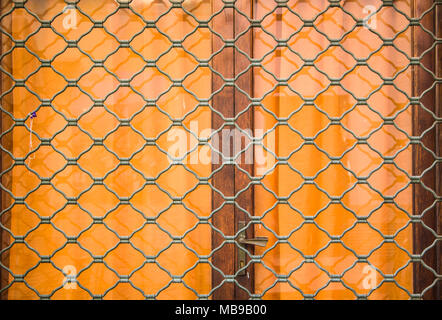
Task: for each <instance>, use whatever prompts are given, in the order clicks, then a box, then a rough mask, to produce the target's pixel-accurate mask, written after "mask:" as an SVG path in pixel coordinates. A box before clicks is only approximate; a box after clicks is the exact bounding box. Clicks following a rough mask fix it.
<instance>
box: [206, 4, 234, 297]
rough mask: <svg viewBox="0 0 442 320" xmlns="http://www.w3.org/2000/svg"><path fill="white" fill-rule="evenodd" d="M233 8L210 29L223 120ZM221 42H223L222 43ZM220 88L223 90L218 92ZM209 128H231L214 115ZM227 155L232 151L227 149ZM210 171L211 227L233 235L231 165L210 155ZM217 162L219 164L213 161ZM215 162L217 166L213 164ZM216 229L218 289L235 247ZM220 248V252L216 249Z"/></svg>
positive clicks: (221, 292)
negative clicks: (228, 42) (211, 161)
mask: <svg viewBox="0 0 442 320" xmlns="http://www.w3.org/2000/svg"><path fill="white" fill-rule="evenodd" d="M223 7H224V3H223V1H222V0H213V13H214V14H216V12H218V11H219V10H221V9H222V8H223ZM233 17H234V9H233V8H224V9H223V10H222V11H221V12H220V13H219V14H218V15H216V16H215V17H214V18H213V20H212V21H213V23H212V28H213V30H215V32H216V33H218V34H219V35H220V36H221V37H222V38H223V39H221V38H220V37H218V36H217V35H215V34H214V35H213V36H212V39H213V41H212V52H217V51H219V50H220V49H221V48H222V50H221V51H220V52H218V53H217V54H216V55H215V56H214V57H213V59H212V68H213V69H214V70H215V71H217V72H219V73H220V74H221V75H222V76H223V77H224V79H222V78H221V77H220V76H219V75H217V74H215V73H212V93H214V92H217V91H218V90H220V92H217V93H216V94H215V95H214V96H213V99H212V101H211V102H212V107H213V109H214V110H216V111H217V112H219V113H220V114H222V116H223V117H224V118H233V117H234V112H235V110H234V99H235V98H234V94H235V93H234V88H233V86H232V85H226V80H228V79H233V77H234V74H235V70H234V48H233V47H231V46H225V44H226V43H225V42H224V41H225V40H232V39H233V37H234V34H233V24H234V18H233ZM223 40H224V41H223ZM221 88H222V89H221ZM212 128H213V129H214V130H218V129H230V130H231V129H233V126H231V125H229V126H228V125H225V121H224V119H223V118H222V117H221V116H220V115H218V114H217V113H216V112H212ZM217 136H218V137H219V139H218V142H219V147H218V146H214V147H215V148H217V147H218V149H219V151H221V152H222V150H223V145H225V144H228V143H230V142H229V140H230V139H229V137H224V136H223V134H222V132H219V133H218V134H217ZM230 154H232V151H231V150H230ZM212 159H214V163H213V164H212V172H216V173H214V175H213V178H212V180H211V183H212V186H213V187H214V188H215V189H216V190H215V191H213V192H212V211H214V212H215V213H214V214H213V217H212V224H213V226H214V228H216V229H218V230H219V231H220V232H222V233H223V234H224V236H233V235H234V233H235V225H234V223H235V209H234V205H233V204H232V203H229V204H226V199H224V197H233V195H234V189H235V186H234V171H235V170H234V166H233V165H231V164H223V159H222V157H221V156H220V155H216V154H213V155H212ZM216 160H218V161H216ZM216 162H218V163H216ZM220 232H218V231H217V230H212V252H213V251H214V250H216V251H215V252H214V253H213V256H212V264H213V266H214V267H215V268H218V269H220V270H221V271H222V273H223V274H224V276H223V274H222V273H220V272H219V271H218V270H216V269H215V268H212V288H217V287H218V286H219V285H220V284H221V283H222V282H223V281H224V280H225V276H227V275H232V276H233V275H234V274H235V245H234V244H233V243H228V244H227V243H224V244H223V242H224V241H225V240H226V239H225V238H224V237H223V235H222V234H220ZM220 246H221V248H220V249H218V248H219V247H220ZM234 287H235V286H234V283H232V282H225V283H224V284H222V285H221V286H220V287H219V288H217V289H216V290H215V291H214V292H213V296H212V298H213V299H217V300H225V299H234V298H235V296H234Z"/></svg>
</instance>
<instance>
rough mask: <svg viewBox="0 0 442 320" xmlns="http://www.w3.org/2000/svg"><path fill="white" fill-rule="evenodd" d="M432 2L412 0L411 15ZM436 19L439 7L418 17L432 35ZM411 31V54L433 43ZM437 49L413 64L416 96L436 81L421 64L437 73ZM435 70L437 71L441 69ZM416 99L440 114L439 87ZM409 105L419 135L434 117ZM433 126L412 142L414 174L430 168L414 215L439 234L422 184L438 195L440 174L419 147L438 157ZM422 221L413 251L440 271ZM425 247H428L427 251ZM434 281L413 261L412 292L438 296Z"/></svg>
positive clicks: (416, 189)
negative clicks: (418, 63)
mask: <svg viewBox="0 0 442 320" xmlns="http://www.w3.org/2000/svg"><path fill="white" fill-rule="evenodd" d="M433 3H434V2H433V1H432V0H419V1H417V0H415V1H413V2H412V5H413V8H412V14H413V17H421V16H422V15H423V13H424V12H426V11H427V10H428V9H429V8H430V7H431V6H432V5H433ZM436 7H437V6H436ZM438 18H439V19H440V8H439V9H437V12H436V9H434V10H431V11H430V12H428V13H426V14H425V16H423V17H422V19H421V20H420V24H423V25H424V26H425V28H427V29H429V31H431V32H432V33H433V34H436V30H437V28H440V26H437V27H436V25H437V24H438ZM412 32H413V34H412V51H413V52H412V55H413V57H420V56H421V55H422V54H423V53H424V52H425V51H426V50H428V48H430V47H431V46H432V45H433V44H434V39H433V38H432V37H431V36H430V35H429V34H428V33H427V32H425V31H424V30H423V29H422V28H421V27H420V26H416V27H412ZM437 50H439V53H440V48H439V49H436V48H435V49H433V50H430V51H429V52H427V53H426V54H425V55H424V56H423V57H422V58H421V59H420V65H417V66H413V67H412V68H413V96H415V97H419V96H421V95H422V94H423V92H425V91H426V90H428V89H429V88H431V87H432V86H433V84H434V82H435V79H434V77H433V76H432V75H431V74H430V73H429V72H428V71H426V70H424V68H422V67H421V66H422V65H423V66H425V67H426V68H427V69H428V70H431V72H434V73H435V74H437V72H436V64H439V63H437V60H438V59H439V57H440V55H439V56H438V54H437V53H436V51H437ZM439 69H440V66H439ZM438 72H439V73H440V70H439V71H438ZM439 87H440V86H439ZM438 90H439V91H438ZM419 102H420V103H421V104H422V105H424V106H425V107H426V108H427V109H428V110H431V111H432V112H434V113H435V114H437V113H439V114H440V88H437V87H436V86H435V87H434V88H433V89H431V90H429V91H428V92H426V93H425V94H424V95H423V96H422V98H421V99H420V100H419ZM412 108H413V109H412V110H413V136H415V137H416V136H421V135H422V134H423V132H425V131H426V130H428V129H429V128H431V127H432V126H433V125H434V122H435V119H434V117H433V116H432V115H431V114H430V113H428V112H427V111H425V110H424V109H423V108H422V107H420V106H419V105H413V106H412ZM436 127H437V126H435V127H434V128H433V129H431V130H428V132H426V133H425V135H424V136H423V137H422V138H421V139H420V144H414V145H413V176H420V175H422V173H423V172H424V170H426V169H428V168H432V169H431V170H428V171H427V172H426V173H425V174H424V175H423V177H422V178H421V180H420V183H417V184H414V185H413V215H421V214H423V213H424V216H423V217H422V219H421V221H422V223H424V224H425V225H426V226H427V227H429V228H431V229H432V230H434V231H435V232H438V233H439V234H440V211H439V209H440V203H439V204H437V203H436V202H435V200H436V199H435V197H434V195H433V194H432V193H431V192H429V191H427V190H425V188H424V187H423V185H422V184H424V185H425V186H426V187H427V188H430V189H431V190H434V191H435V193H437V195H438V196H440V183H439V182H438V181H437V180H438V176H439V177H440V168H438V166H437V165H436V166H434V162H435V158H434V156H433V155H432V154H431V153H429V152H428V151H426V150H425V149H424V148H423V147H422V145H423V146H425V147H426V148H428V149H430V150H432V151H433V152H434V153H435V154H439V156H440V147H439V143H440V132H439V131H440V130H439V129H436ZM432 166H433V167H432ZM439 166H440V164H439ZM435 203H436V204H435ZM422 223H414V224H413V251H414V254H422V252H423V251H424V250H426V252H425V254H424V255H423V257H422V260H423V262H424V263H425V264H426V265H427V266H429V267H430V268H432V269H433V270H435V271H438V270H439V273H440V262H439V261H438V260H439V259H440V248H441V247H440V243H439V244H436V245H435V244H434V243H435V240H436V238H435V236H434V235H433V234H432V233H431V232H430V231H429V230H428V229H426V228H424V226H423V225H422ZM430 247H431V248H430ZM427 248H430V249H428V250H427ZM435 280H436V277H435V275H434V274H433V273H432V272H431V271H429V270H428V269H427V268H426V267H425V266H424V264H422V263H419V262H416V263H414V264H413V286H414V293H416V294H421V293H422V292H423V291H424V290H425V293H424V295H423V299H440V281H439V283H436V284H433V283H434V282H435Z"/></svg>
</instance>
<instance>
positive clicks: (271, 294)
mask: <svg viewBox="0 0 442 320" xmlns="http://www.w3.org/2000/svg"><path fill="white" fill-rule="evenodd" d="M439 4H440V3H439V2H438V1H434V3H433V4H432V5H430V6H429V7H428V8H425V10H424V12H423V13H422V14H421V15H420V16H419V17H417V18H414V16H413V14H412V4H411V2H410V1H374V0H373V1H369V0H367V1H364V0H353V1H325V0H317V1H256V2H254V4H253V15H252V14H250V12H242V11H241V10H239V9H238V7H237V5H236V4H235V1H224V7H222V8H221V9H220V10H218V11H214V9H213V6H212V2H211V1H206V0H186V1H184V2H183V1H162V0H159V1H158V0H155V1H154V0H132V1H123V0H120V1H111V0H107V1H92V0H91V1H88V0H81V1H66V2H64V1H59V0H46V1H41V0H38V1H37V0H27V1H21V0H14V1H1V35H2V52H1V75H2V84H1V85H2V90H1V112H2V131H1V132H2V133H1V151H2V169H1V182H2V183H1V188H2V208H1V209H2V211H1V217H2V218H1V231H2V247H1V270H2V273H1V275H2V283H1V289H0V291H1V292H2V297H4V298H7V299H24V298H45V299H47V298H51V299H68V298H75V299H80V298H85V299H90V298H95V299H102V298H105V299H136V298H176V297H178V298H202V299H203V298H211V297H212V295H213V294H214V292H216V290H218V289H219V287H220V286H222V285H223V283H224V282H225V281H228V279H229V275H226V274H223V272H222V270H220V269H219V268H218V267H217V266H216V265H214V264H213V263H212V261H211V260H212V257H213V255H214V254H215V253H216V252H217V251H218V250H219V249H220V248H212V246H211V243H210V239H211V234H212V232H217V233H219V234H221V235H222V236H226V235H224V234H223V232H222V231H221V230H219V229H217V227H216V226H215V225H213V223H212V218H213V216H214V215H216V214H217V213H218V212H220V210H221V209H222V207H219V208H212V207H211V202H210V201H209V199H211V197H212V194H213V192H214V193H217V194H218V195H219V196H221V197H222V198H223V199H224V200H225V202H226V203H227V202H228V201H229V197H228V196H227V195H224V194H222V192H220V191H219V190H218V189H217V187H216V186H215V185H214V184H212V179H213V177H214V175H216V174H217V171H213V172H212V170H211V165H210V164H208V163H205V164H203V163H197V164H194V163H192V162H191V161H187V160H189V159H192V157H194V156H195V154H197V155H198V154H200V153H201V152H202V151H205V152H207V151H209V153H212V155H213V154H218V155H219V156H221V158H223V159H224V160H226V159H225V157H224V155H223V154H222V153H221V152H220V151H219V150H218V149H217V148H215V147H214V146H213V139H214V137H215V136H216V135H217V134H220V133H221V132H222V130H223V127H219V128H213V131H211V132H210V133H209V134H204V133H202V132H203V131H204V130H205V129H210V127H211V117H215V116H218V117H220V118H221V119H222V120H223V121H224V122H226V123H228V122H229V121H231V118H230V117H229V116H227V115H224V114H221V113H220V112H219V111H217V109H216V108H215V107H214V105H213V100H214V97H216V96H217V95H220V94H221V93H222V92H223V90H224V89H225V88H226V87H229V86H230V85H233V86H234V88H235V90H237V92H238V93H237V94H242V95H244V96H245V97H246V98H247V100H248V101H249V105H248V106H243V108H244V112H248V111H250V110H253V112H254V125H255V127H256V128H258V129H262V130H263V132H264V134H263V135H261V136H255V137H250V132H249V131H247V130H245V129H244V128H241V127H240V126H238V125H236V128H237V129H239V130H240V131H241V133H242V134H244V135H246V136H248V137H249V138H250V141H252V142H251V143H250V144H248V146H246V147H245V149H243V150H241V151H240V153H241V154H242V153H245V152H246V151H247V150H248V149H249V148H254V150H255V151H254V152H255V157H259V156H258V155H259V154H262V157H263V158H265V159H267V160H266V162H265V166H264V167H260V168H258V169H259V170H258V169H256V168H255V172H254V176H253V177H252V176H250V175H248V179H249V181H250V183H249V184H248V186H247V188H246V189H250V188H253V189H254V193H255V200H253V201H254V208H255V212H246V213H247V215H248V216H249V217H250V218H251V219H252V220H253V223H250V225H253V226H252V227H253V228H254V230H255V234H256V235H265V236H268V237H269V239H270V241H269V245H268V246H267V247H266V248H263V249H257V250H256V251H255V255H254V256H253V258H254V259H253V260H251V261H252V262H248V265H247V266H246V267H248V266H249V265H252V264H253V265H254V266H255V279H254V282H255V286H254V292H252V291H250V290H248V289H247V288H244V287H242V289H243V290H244V291H246V293H247V295H248V296H250V297H253V298H280V299H291V298H315V299H321V298H366V297H369V298H421V297H422V296H423V295H424V294H425V293H426V292H428V291H429V290H433V289H434V288H435V287H436V286H437V284H438V281H440V279H441V275H440V274H439V273H440V270H438V269H437V267H435V266H433V265H429V264H427V263H426V262H425V260H424V255H425V253H427V252H433V251H434V250H439V248H440V240H441V235H440V234H439V233H438V232H440V230H438V229H437V228H436V227H435V226H434V225H427V224H426V223H425V221H424V217H425V216H427V217H428V216H434V217H436V216H437V214H438V211H437V208H438V206H439V205H440V201H441V195H440V194H439V193H438V189H437V186H436V185H434V184H431V183H430V184H427V183H426V181H425V179H424V176H425V174H426V173H427V172H431V171H432V170H440V169H439V167H440V163H441V157H440V154H438V153H437V152H438V151H435V150H436V149H435V148H434V146H433V145H431V146H430V145H426V144H425V143H426V141H427V140H425V138H426V135H428V134H431V132H433V131H436V132H439V131H437V130H440V124H441V118H440V114H437V112H436V111H435V109H434V108H433V109H431V106H430V105H426V102H425V101H427V100H426V95H427V94H428V95H429V94H434V91H435V90H436V89H435V88H438V86H440V81H441V79H440V75H437V72H436V71H435V70H433V69H431V67H430V66H428V65H425V64H424V63H423V62H422V61H424V60H425V57H426V54H428V53H430V52H433V53H434V52H435V50H437V48H438V45H440V41H441V40H440V38H438V36H437V34H436V33H435V32H433V31H431V28H430V27H429V26H427V25H425V24H424V23H423V21H424V20H425V17H428V16H429V15H431V14H434V12H435V11H436V8H437V6H438V5H439ZM226 11H231V12H235V15H236V16H237V17H238V18H239V19H242V20H243V21H245V25H246V28H245V29H244V30H242V32H239V33H238V34H236V35H235V39H234V40H238V39H241V37H244V36H245V35H251V34H253V43H252V46H253V54H252V55H249V54H248V53H247V50H246V49H245V48H242V47H241V46H240V45H238V44H237V43H236V41H232V39H227V38H225V37H224V36H223V35H222V33H221V32H220V31H219V30H217V29H216V28H213V23H214V22H215V21H216V20H217V19H218V18H220V17H221V16H222V15H223V14H224V13H225V12H226ZM367 14H372V15H373V16H374V17H376V25H373V24H371V25H369V26H367V23H374V22H373V21H374V20H373V19H370V21H368V20H364V19H366V17H367ZM413 28H420V29H421V30H422V34H423V35H424V37H426V38H428V39H429V43H430V46H429V47H427V48H424V50H422V54H421V55H420V56H418V57H417V58H414V56H413V51H412V50H413V49H412V48H413V46H412V44H413V41H414V39H413V36H412V29H413ZM214 37H216V38H217V39H219V40H221V42H223V46H222V47H220V48H216V47H213V46H212V39H213V38H214ZM428 39H427V40H428ZM230 46H234V48H235V50H236V51H235V54H237V55H240V56H242V57H243V58H244V57H245V58H247V60H248V61H249V62H250V63H249V64H248V65H247V67H246V68H245V69H244V70H240V71H239V72H238V73H237V74H236V75H235V78H234V80H233V81H232V79H231V77H229V76H226V75H224V74H222V73H221V72H220V71H219V70H217V68H216V67H214V66H213V61H214V60H215V59H216V57H217V55H218V56H219V55H221V53H222V52H223V50H225V49H226V48H229V47H230ZM413 68H421V69H422V70H425V72H427V73H428V77H429V78H430V82H429V83H428V86H427V87H425V88H423V89H422V90H421V91H420V92H419V95H414V91H413V90H416V88H414V87H413V86H412V83H413V81H412V80H413ZM250 70H253V90H251V91H248V90H246V89H244V88H241V85H240V84H238V83H239V82H237V80H239V79H240V78H241V77H242V76H243V75H245V74H246V73H247V72H249V71H250ZM214 77H218V78H220V79H222V82H223V85H222V86H221V87H219V88H212V86H211V79H212V78H214ZM413 110H414V111H413ZM416 110H421V112H422V110H423V111H424V112H426V113H427V116H428V117H429V118H430V120H429V121H427V123H425V125H427V124H428V125H427V126H425V127H423V129H422V128H421V129H422V130H421V132H419V135H418V136H416V135H415V133H413V116H414V115H415V113H416V112H417V111H416ZM241 116H242V114H239V115H236V117H235V119H234V120H235V121H236V120H237V119H240V118H241ZM195 125H196V126H197V128H196V129H195V127H194V126H195ZM176 129H178V131H173V130H176ZM171 132H174V134H173V135H172V138H173V139H172V140H171V139H170V138H171ZM180 136H183V137H185V140H186V141H187V142H188V143H187V145H186V146H185V148H184V149H179V148H178V150H176V149H173V150H172V149H171V147H173V142H174V141H175V140H174V139H175V138H177V137H180ZM271 138H274V139H275V141H273V142H271ZM415 145H418V146H420V147H421V148H422V150H424V151H422V152H423V153H427V158H426V159H427V160H428V155H429V157H430V162H428V161H427V162H425V163H423V164H422V165H423V167H424V168H423V169H421V171H419V172H418V173H417V174H415V173H413V162H412V154H413V147H414V146H415ZM437 150H438V149H437ZM186 161H187V162H186ZM189 162H190V163H189ZM236 166H237V167H238V168H239V169H241V165H240V164H236ZM244 173H245V172H244ZM245 174H246V173H245ZM416 186H417V187H419V188H421V189H422V190H423V191H422V192H426V193H427V194H428V196H429V197H430V198H431V199H432V200H431V204H430V205H429V206H428V207H424V208H420V209H418V210H417V211H418V212H416V210H415V209H413V202H412V199H413V187H416ZM242 193H243V191H240V192H238V193H237V194H235V195H234V197H233V203H234V205H235V206H236V207H239V205H238V203H237V202H236V199H237V198H239V197H241V194H242ZM205 200H207V202H206V201H205ZM239 209H240V210H241V209H242V208H240V207H239ZM256 217H258V218H256ZM250 225H249V226H250ZM413 225H419V226H422V228H423V229H424V230H425V232H427V233H429V234H430V238H431V241H430V242H429V243H426V244H425V245H424V246H423V247H421V248H420V250H419V252H414V251H413V250H414V249H413V245H414V243H413V242H414V241H415V240H413ZM227 238H228V237H226V241H225V242H226V243H228V239H227ZM439 263H440V262H439ZM414 264H419V265H421V266H423V268H424V269H425V271H427V272H429V274H430V276H429V278H430V282H428V283H426V284H425V285H424V286H423V287H421V288H419V289H416V287H414V286H413V273H415V272H416V269H413V265H414ZM72 266H73V269H69V268H70V267H72ZM367 266H369V267H370V268H371V269H370V268H369V269H367V268H366V267H367ZM66 267H67V269H66ZM413 270H414V271H413ZM212 272H218V273H221V275H222V277H223V279H224V280H223V281H222V282H221V283H218V284H215V285H214V284H212V282H211V274H212ZM370 272H373V274H371V276H374V279H377V280H373V278H370V279H371V280H372V281H374V282H372V283H371V284H372V285H371V286H370V283H369V286H368V287H367V286H366V284H367V276H370ZM69 275H74V279H75V281H74V283H75V284H76V285H77V286H78V287H77V288H76V289H75V290H71V289H69V288H66V287H64V286H65V285H66V276H69ZM233 281H234V282H235V283H236V284H237V285H239V283H237V282H236V280H235V279H234V280H233ZM373 283H374V284H373Z"/></svg>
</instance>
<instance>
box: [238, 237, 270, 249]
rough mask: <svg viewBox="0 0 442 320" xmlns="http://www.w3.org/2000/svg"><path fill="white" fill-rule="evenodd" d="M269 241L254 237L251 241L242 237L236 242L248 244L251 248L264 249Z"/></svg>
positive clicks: (265, 238)
mask: <svg viewBox="0 0 442 320" xmlns="http://www.w3.org/2000/svg"><path fill="white" fill-rule="evenodd" d="M268 241H269V239H268V238H267V237H256V238H252V239H246V238H244V237H240V238H239V239H238V242H239V243H241V244H249V245H252V246H259V247H265V246H266V245H267V242H268Z"/></svg>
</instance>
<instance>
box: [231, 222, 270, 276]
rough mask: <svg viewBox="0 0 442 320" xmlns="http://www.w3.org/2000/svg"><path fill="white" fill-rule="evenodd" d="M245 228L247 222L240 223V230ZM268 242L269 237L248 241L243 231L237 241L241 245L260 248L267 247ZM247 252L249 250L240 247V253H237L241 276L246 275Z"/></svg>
mask: <svg viewBox="0 0 442 320" xmlns="http://www.w3.org/2000/svg"><path fill="white" fill-rule="evenodd" d="M245 226H246V222H245V221H240V222H239V223H238V230H241V229H244V228H245ZM268 241H269V239H268V238H267V237H255V238H251V239H247V238H246V230H242V231H241V232H240V233H239V235H238V239H237V243H239V244H240V245H250V246H259V247H265V246H266V245H267V242H268ZM246 252H247V249H245V248H244V247H242V246H239V248H238V251H237V263H236V265H237V268H238V275H239V276H244V275H246V270H245V269H244V267H245V265H246V260H247V254H246Z"/></svg>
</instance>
